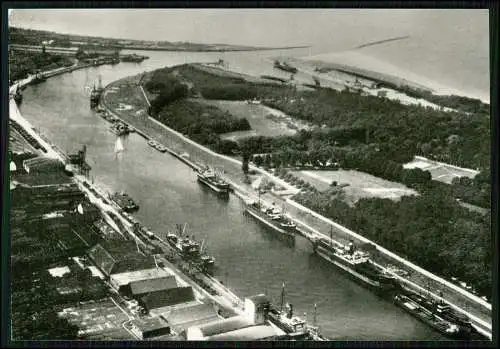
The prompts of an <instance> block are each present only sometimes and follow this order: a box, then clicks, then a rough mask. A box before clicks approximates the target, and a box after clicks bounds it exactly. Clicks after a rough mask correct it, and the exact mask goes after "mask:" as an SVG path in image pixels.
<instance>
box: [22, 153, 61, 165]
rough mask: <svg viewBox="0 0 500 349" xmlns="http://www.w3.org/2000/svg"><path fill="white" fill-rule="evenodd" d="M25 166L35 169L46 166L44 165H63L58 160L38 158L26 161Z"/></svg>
mask: <svg viewBox="0 0 500 349" xmlns="http://www.w3.org/2000/svg"><path fill="white" fill-rule="evenodd" d="M23 165H24V166H28V167H34V166H44V165H60V166H62V165H63V163H62V162H61V161H59V160H57V159H51V158H46V157H43V156H38V157H36V158H31V159H26V160H24V161H23Z"/></svg>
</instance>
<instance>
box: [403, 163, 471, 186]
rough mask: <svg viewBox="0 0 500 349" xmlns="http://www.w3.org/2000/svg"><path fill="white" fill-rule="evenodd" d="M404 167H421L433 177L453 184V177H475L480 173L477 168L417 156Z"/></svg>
mask: <svg viewBox="0 0 500 349" xmlns="http://www.w3.org/2000/svg"><path fill="white" fill-rule="evenodd" d="M403 167H404V168H420V169H422V170H424V171H429V172H430V173H431V175H432V179H434V180H436V181H439V182H443V183H448V184H451V182H452V180H453V178H456V177H469V178H474V177H475V176H476V174H477V173H478V172H477V171H475V170H471V169H467V168H460V167H453V166H451V165H447V164H443V163H439V162H436V161H432V160H428V159H426V158H422V157H415V159H413V161H411V162H409V163H407V164H404V165H403Z"/></svg>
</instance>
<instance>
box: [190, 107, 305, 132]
mask: <svg viewBox="0 0 500 349" xmlns="http://www.w3.org/2000/svg"><path fill="white" fill-rule="evenodd" d="M198 101H200V102H201V100H198ZM203 102H204V103H207V104H210V105H213V106H216V107H218V108H219V109H221V110H222V111H228V112H229V113H230V114H231V115H234V117H236V118H246V119H247V120H248V122H249V123H250V126H251V127H252V129H251V130H250V131H238V132H231V133H225V134H222V135H221V138H223V139H231V140H237V139H239V138H243V137H248V136H268V137H273V136H280V135H293V134H295V133H296V132H297V131H296V129H295V128H294V127H296V128H305V127H306V126H305V125H301V124H299V123H298V122H297V121H294V120H292V118H290V117H289V116H287V115H286V114H284V113H282V112H281V111H279V110H275V109H272V108H269V107H266V106H264V105H261V104H248V103H247V102H245V101H222V100H203ZM270 114H272V115H273V118H272V119H271V118H269V117H267V116H268V115H270ZM290 122H293V123H294V124H296V125H295V126H294V127H290V126H289V123H290Z"/></svg>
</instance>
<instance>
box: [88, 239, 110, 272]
mask: <svg viewBox="0 0 500 349" xmlns="http://www.w3.org/2000/svg"><path fill="white" fill-rule="evenodd" d="M88 254H89V257H90V258H91V259H93V260H94V262H95V263H96V265H97V266H98V267H99V269H101V270H102V271H103V272H104V274H106V275H109V274H110V273H111V269H113V266H114V264H115V260H114V258H113V257H112V256H111V255H110V254H109V252H108V251H106V250H105V249H104V247H102V246H101V245H100V244H97V245H95V246H94V247H92V248H91V249H90V250H89V252H88Z"/></svg>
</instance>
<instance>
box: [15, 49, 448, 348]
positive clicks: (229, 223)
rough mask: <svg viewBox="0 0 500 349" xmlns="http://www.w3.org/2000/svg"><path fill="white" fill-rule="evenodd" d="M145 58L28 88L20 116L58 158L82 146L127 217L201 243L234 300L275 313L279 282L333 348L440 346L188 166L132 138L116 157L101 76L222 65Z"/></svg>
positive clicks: (168, 56) (256, 60)
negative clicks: (266, 305) (97, 85)
mask: <svg viewBox="0 0 500 349" xmlns="http://www.w3.org/2000/svg"><path fill="white" fill-rule="evenodd" d="M298 51H299V53H300V50H298ZM148 55H150V56H151V58H150V59H149V60H146V61H144V62H143V63H141V64H135V63H121V64H118V65H116V66H102V67H97V68H87V69H84V70H79V71H74V72H72V73H69V74H63V75H61V76H56V77H53V78H50V79H48V80H47V81H46V82H44V83H42V84H39V85H35V86H29V87H28V88H27V89H26V90H25V91H24V93H23V94H24V101H23V103H22V105H21V107H20V110H21V113H22V114H23V116H24V117H25V118H27V119H28V120H29V121H30V122H31V123H32V124H33V125H34V126H35V127H36V128H37V129H39V130H40V132H41V133H42V134H43V135H44V136H45V137H46V138H48V139H50V140H52V141H53V142H54V143H55V144H56V145H57V146H58V147H59V148H60V149H61V150H63V151H64V152H65V153H74V152H76V151H77V150H78V149H80V148H81V147H82V145H84V144H85V145H86V146H87V157H88V160H89V161H88V162H89V164H90V165H91V166H92V170H91V172H90V175H89V178H90V179H93V180H94V182H96V183H97V184H98V185H100V186H101V187H102V188H103V189H104V190H107V191H108V192H110V193H112V192H115V191H125V192H127V193H128V194H130V195H131V196H132V198H134V200H136V201H137V202H138V204H139V205H140V209H139V211H138V212H137V213H136V214H134V216H136V217H137V218H138V219H139V220H140V221H141V222H142V223H143V224H144V225H146V226H148V227H149V228H151V229H152V230H153V231H155V232H156V233H158V234H159V235H160V236H164V235H165V234H166V233H167V231H168V230H174V229H175V225H176V224H178V223H187V228H186V230H187V233H188V234H189V235H194V236H195V237H196V239H198V240H201V239H205V245H206V248H207V250H208V252H209V253H210V254H211V255H213V256H214V257H215V258H216V263H217V265H218V270H217V271H216V278H217V279H219V280H221V281H222V282H223V283H224V284H226V285H227V286H228V287H229V288H231V289H232V290H233V291H234V292H235V293H236V294H237V295H238V296H240V297H245V296H250V295H253V294H257V293H261V292H265V293H267V294H268V295H269V296H270V297H271V298H272V300H273V302H274V303H276V304H279V301H280V293H281V287H282V282H285V284H286V301H287V302H290V303H292V304H293V305H294V308H295V311H296V313H297V315H299V316H303V315H304V313H306V317H307V319H308V321H310V322H312V321H313V318H314V314H313V309H314V303H316V304H317V314H316V319H317V324H318V325H319V326H320V328H321V331H322V333H323V334H324V335H325V336H326V337H328V338H330V339H333V340H440V339H444V337H442V336H440V335H439V334H437V333H434V332H433V331H432V330H431V329H430V328H428V327H427V326H426V325H425V324H422V323H420V322H419V321H418V320H416V319H414V318H412V317H411V316H410V315H408V314H406V313H404V312H403V311H402V310H400V309H398V308H397V307H395V306H394V305H393V304H391V303H390V302H387V301H385V300H382V299H380V298H378V297H377V296H376V295H375V294H373V293H371V292H370V291H369V290H366V289H365V288H363V287H362V286H361V285H358V284H357V283H356V282H354V281H352V280H351V279H349V278H348V277H347V276H346V275H345V274H344V273H342V272H341V271H340V270H338V269H337V268H335V267H334V266H333V265H331V264H329V263H327V262H325V261H324V260H322V259H321V258H319V257H317V256H315V255H313V254H312V248H311V246H310V243H309V242H308V241H307V240H305V239H303V238H301V237H299V236H298V237H297V239H296V242H295V244H294V245H290V244H288V243H287V242H286V241H283V240H281V239H279V238H278V236H277V235H275V234H273V232H270V231H267V230H266V229H265V228H264V227H263V226H262V225H260V224H259V223H258V222H257V221H255V220H253V219H252V218H250V217H248V216H247V215H245V214H243V211H244V207H243V206H242V203H241V202H240V200H239V199H238V198H237V197H235V196H230V198H229V200H221V199H219V198H217V196H216V195H214V194H213V193H212V192H210V191H209V190H207V189H206V188H205V187H203V186H201V185H200V184H199V183H198V182H197V181H196V175H195V173H194V172H193V171H192V170H191V169H190V168H189V167H188V166H186V165H185V164H183V163H182V162H180V161H179V160H177V159H176V158H174V157H173V156H171V155H169V154H168V153H163V154H162V153H160V152H158V151H156V150H154V149H152V148H151V147H149V146H148V145H147V143H146V141H145V140H144V139H143V138H142V137H140V136H139V135H137V134H135V133H132V134H130V135H129V136H128V137H126V138H125V139H123V146H124V148H125V150H124V152H123V153H121V154H120V155H119V156H118V157H117V156H116V155H115V152H114V147H115V141H116V137H117V136H116V135H115V134H114V133H112V132H110V130H109V126H110V124H109V123H108V122H106V121H105V120H103V119H102V118H101V117H99V116H98V115H97V114H96V113H95V112H93V111H91V110H90V108H89V97H88V95H87V93H86V87H87V86H91V85H92V84H93V83H94V82H95V81H97V78H98V76H99V75H101V76H102V81H103V83H104V84H108V83H110V82H112V81H115V80H117V79H120V78H123V77H125V76H128V75H135V74H138V73H140V72H143V71H144V70H152V69H157V68H160V67H163V66H166V65H177V64H182V63H187V62H194V61H197V62H200V61H201V62H212V61H215V60H217V59H218V58H219V56H218V55H217V54H194V53H176V52H151V53H148ZM265 55H269V56H272V55H273V52H267V53H266V52H264V53H231V54H226V56H225V57H224V59H226V60H228V61H229V63H230V65H237V64H243V65H251V66H252V67H254V68H252V69H253V70H254V71H255V69H258V68H255V67H262V68H261V73H262V74H266V73H268V70H269V69H272V62H267V61H266V60H265ZM264 62H266V63H265V64H266V65H265V66H264ZM275 75H277V74H276V73H275Z"/></svg>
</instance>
